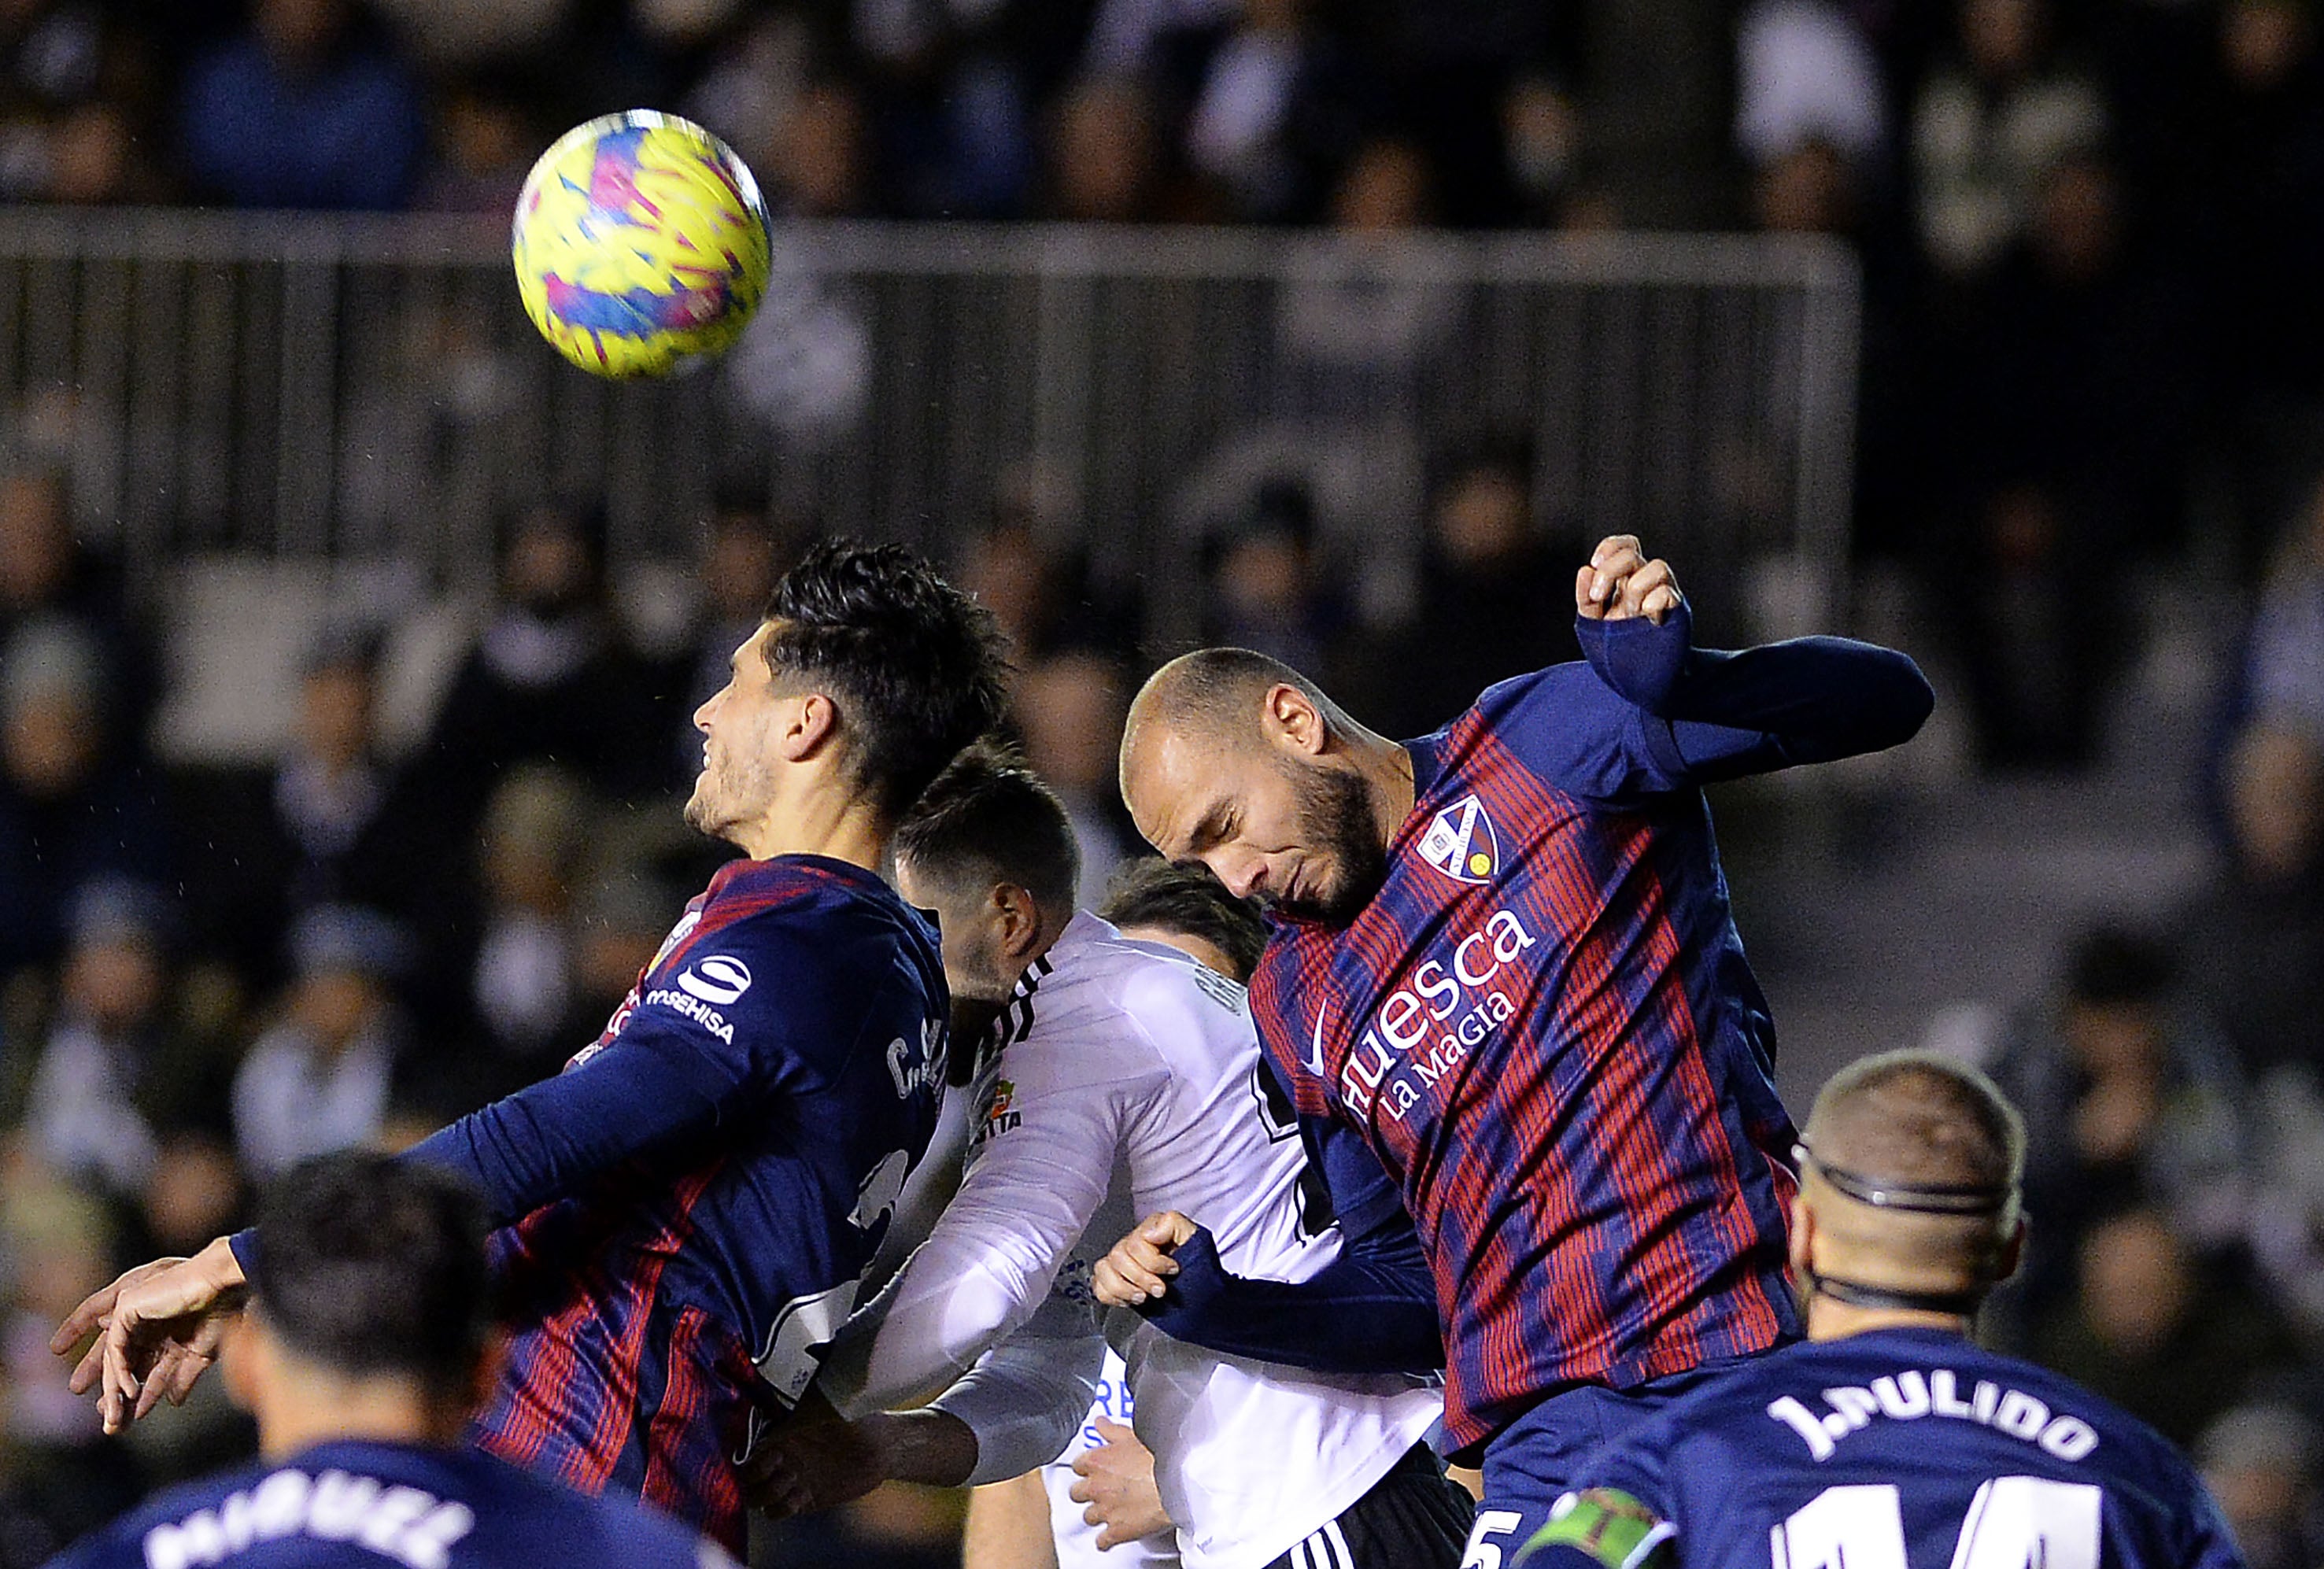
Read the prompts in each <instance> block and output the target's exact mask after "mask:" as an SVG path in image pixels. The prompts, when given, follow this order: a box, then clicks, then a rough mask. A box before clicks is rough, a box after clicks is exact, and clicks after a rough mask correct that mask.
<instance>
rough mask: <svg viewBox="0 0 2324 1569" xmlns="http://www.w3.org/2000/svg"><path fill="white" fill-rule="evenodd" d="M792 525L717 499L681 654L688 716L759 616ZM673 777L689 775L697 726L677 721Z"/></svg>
mask: <svg viewBox="0 0 2324 1569" xmlns="http://www.w3.org/2000/svg"><path fill="white" fill-rule="evenodd" d="M797 536H798V531H797V530H796V529H792V528H788V527H779V526H778V525H777V524H776V522H775V521H773V520H772V519H770V518H769V517H768V515H767V513H766V512H765V510H764V509H763V508H762V507H760V506H758V505H756V504H754V503H752V502H750V501H747V500H744V499H743V498H742V497H739V496H736V497H729V498H726V499H724V500H722V501H721V503H720V504H719V505H718V507H717V509H716V510H715V512H713V513H712V515H711V519H710V538H709V540H707V542H706V543H705V545H704V547H703V551H702V562H701V565H700V567H699V568H697V569H696V572H695V577H694V582H695V589H696V600H695V605H696V609H695V624H694V627H693V629H692V631H691V632H689V633H688V635H687V643H686V648H685V651H684V652H683V654H682V655H681V656H680V657H681V658H682V659H683V660H684V661H685V666H686V668H685V669H684V671H683V676H684V680H685V697H686V712H687V715H689V716H690V715H692V714H693V713H694V711H695V710H696V708H699V707H701V706H702V705H703V704H704V703H705V702H707V701H708V700H709V699H710V697H711V696H712V694H714V693H715V692H716V691H717V690H718V688H721V687H723V686H724V685H725V684H726V661H727V660H728V659H729V658H730V657H732V656H733V652H734V651H735V650H736V649H737V648H739V647H741V646H742V640H743V639H744V638H747V637H749V636H750V635H751V632H752V629H754V628H755V627H757V625H758V624H759V612H760V611H761V610H762V609H764V608H765V607H766V604H767V595H768V594H770V592H772V590H773V588H774V586H775V579H776V578H778V577H781V576H782V572H783V568H786V567H788V566H789V565H790V558H792V557H793V556H795V555H796V554H797V553H798V547H799V545H800V543H801V542H802V541H801V540H799V539H798V537H797ZM676 730H677V737H678V749H677V750H678V768H677V774H676V776H675V777H676V779H677V780H680V781H690V780H692V779H693V778H694V776H695V774H696V772H697V771H699V770H700V769H701V766H702V732H700V731H699V730H696V728H695V727H694V725H693V724H692V723H691V722H690V719H689V722H687V723H686V724H684V725H678V726H677V727H676Z"/></svg>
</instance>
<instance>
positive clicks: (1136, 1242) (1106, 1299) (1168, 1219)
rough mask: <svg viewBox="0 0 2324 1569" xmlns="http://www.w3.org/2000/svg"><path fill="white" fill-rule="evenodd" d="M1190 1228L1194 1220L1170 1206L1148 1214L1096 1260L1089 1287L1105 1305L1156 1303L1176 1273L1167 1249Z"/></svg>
mask: <svg viewBox="0 0 2324 1569" xmlns="http://www.w3.org/2000/svg"><path fill="white" fill-rule="evenodd" d="M1194 1230H1195V1227H1194V1222H1192V1221H1190V1220H1188V1219H1187V1218H1186V1217H1185V1215H1182V1214H1179V1213H1178V1212H1177V1211H1176V1210H1174V1209H1166V1210H1162V1211H1159V1212H1158V1213H1157V1214H1150V1215H1148V1216H1147V1217H1146V1218H1145V1219H1144V1220H1142V1221H1140V1222H1139V1223H1138V1229H1137V1230H1136V1231H1134V1232H1130V1234H1129V1235H1128V1236H1126V1237H1124V1238H1122V1239H1121V1241H1118V1242H1116V1243H1114V1245H1113V1247H1112V1249H1111V1251H1109V1252H1108V1253H1107V1254H1106V1256H1105V1257H1104V1258H1102V1259H1100V1260H1098V1261H1097V1266H1096V1268H1094V1269H1092V1270H1091V1271H1090V1289H1091V1290H1092V1291H1093V1292H1094V1293H1096V1295H1097V1299H1098V1300H1099V1301H1100V1302H1102V1303H1104V1304H1105V1305H1106V1306H1108V1307H1135V1306H1138V1305H1139V1303H1141V1302H1159V1301H1160V1300H1161V1299H1162V1294H1163V1293H1164V1292H1166V1291H1167V1290H1169V1289H1170V1277H1171V1276H1173V1275H1176V1273H1177V1272H1178V1265H1177V1261H1176V1260H1174V1259H1172V1258H1171V1257H1170V1252H1171V1250H1173V1249H1174V1248H1176V1247H1177V1246H1178V1244H1179V1243H1181V1242H1183V1241H1185V1240H1186V1239H1187V1238H1188V1237H1191V1236H1193V1235H1194Z"/></svg>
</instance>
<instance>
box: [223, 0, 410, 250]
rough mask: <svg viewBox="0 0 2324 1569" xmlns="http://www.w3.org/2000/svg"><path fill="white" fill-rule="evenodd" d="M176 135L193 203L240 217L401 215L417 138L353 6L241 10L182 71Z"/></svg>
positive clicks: (304, 3) (403, 89) (392, 69)
mask: <svg viewBox="0 0 2324 1569" xmlns="http://www.w3.org/2000/svg"><path fill="white" fill-rule="evenodd" d="M177 134H178V146H179V150H180V154H181V156H182V157H183V159H184V161H185V165H186V172H187V174H188V176H189V178H190V179H191V180H192V181H193V183H194V185H195V187H196V188H197V189H198V190H199V191H201V192H203V193H204V194H207V195H212V196H215V197H217V198H220V199H223V200H225V201H227V202H230V203H232V204H233V205H235V206H236V207H251V208H398V207H401V206H402V205H403V204H404V203H405V201H406V200H407V199H408V198H409V197H410V194H411V189H412V185H413V182H414V180H416V179H417V177H418V175H419V172H420V158H421V155H422V153H423V152H424V148H425V138H426V131H425V125H424V122H423V118H422V105H421V101H420V89H419V86H418V84H417V82H416V81H415V80H414V79H413V77H412V74H411V72H410V69H409V68H408V67H406V66H405V64H404V63H403V62H402V61H401V60H399V59H398V58H397V57H396V55H395V53H394V52H393V51H392V49H391V48H390V47H389V44H388V42H387V40H386V39H384V38H383V37H381V36H379V35H378V34H377V33H376V32H373V31H372V30H370V29H368V28H366V27H364V25H363V24H362V21H361V19H360V18H359V17H358V16H357V14H356V13H355V8H354V5H353V0H251V13H250V23H249V26H248V27H247V29H246V30H245V31H244V32H241V33H239V34H236V35H235V36H233V37H231V38H228V39H226V41H224V42H220V43H218V44H217V45H216V46H214V47H212V48H211V49H208V50H207V51H204V52H203V53H202V54H201V55H200V56H198V58H197V59H195V60H193V62H192V63H191V64H190V65H189V67H188V68H187V71H186V78H185V84H184V88H183V89H182V95H181V100H180V112H179V115H178V126H177Z"/></svg>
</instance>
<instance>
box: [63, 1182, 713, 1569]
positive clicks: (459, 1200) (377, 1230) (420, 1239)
mask: <svg viewBox="0 0 2324 1569" xmlns="http://www.w3.org/2000/svg"><path fill="white" fill-rule="evenodd" d="M259 1213H260V1214H261V1216H262V1224H263V1225H264V1227H265V1229H266V1249H265V1251H264V1253H263V1255H262V1256H261V1257H260V1258H258V1259H257V1260H254V1264H253V1268H252V1271H251V1280H250V1286H251V1292H250V1306H249V1310H248V1311H247V1312H245V1313H244V1314H243V1315H241V1316H240V1317H239V1318H238V1319H237V1320H236V1321H235V1324H234V1325H233V1326H232V1327H231V1328H230V1329H228V1330H227V1332H226V1339H225V1343H224V1346H223V1350H224V1352H225V1359H226V1366H225V1376H226V1389H228V1391H229V1392H230V1393H231V1394H232V1395H233V1397H234V1398H235V1403H236V1404H237V1405H240V1406H242V1407H244V1408H245V1409H246V1410H248V1411H249V1412H250V1413H251V1415H252V1416H254V1417H256V1418H257V1420H258V1444H259V1451H260V1454H261V1456H262V1458H261V1459H260V1461H259V1462H258V1463H256V1464H254V1465H249V1466H244V1467H243V1468H241V1469H239V1470H236V1471H233V1472H227V1473H226V1474H224V1475H222V1476H217V1477H213V1478H211V1479H209V1480H208V1481H198V1482H194V1483H191V1484H189V1485H187V1486H184V1487H180V1488H175V1489H172V1490H171V1491H169V1492H166V1493H163V1494H161V1496H160V1497H158V1498H154V1499H152V1500H148V1501H147V1502H146V1503H145V1504H144V1505H143V1507H141V1508H139V1509H136V1510H134V1511H133V1512H132V1513H130V1514H128V1515H125V1516H124V1517H123V1518H120V1519H118V1520H116V1521H115V1522H114V1523H113V1524H112V1525H110V1526H107V1527H105V1528H104V1529H103V1530H101V1531H97V1532H96V1533H94V1534H92V1535H90V1536H88V1537H85V1538H83V1539H82V1540H81V1541H80V1542H78V1544H76V1545H75V1546H73V1547H72V1549H71V1550H70V1551H69V1552H67V1553H66V1554H64V1555H63V1556H61V1557H60V1558H58V1559H56V1560H54V1561H53V1563H52V1564H51V1569H133V1566H134V1569H198V1566H206V1565H210V1564H229V1565H232V1566H233V1569H383V1565H390V1564H400V1565H401V1566H402V1569H534V1566H535V1565H539V1564H555V1565H558V1569H731V1564H732V1560H730V1559H729V1558H728V1557H727V1556H726V1555H725V1554H724V1553H722V1552H720V1551H719V1550H718V1549H717V1548H716V1547H715V1546H712V1545H711V1544H710V1543H708V1542H706V1541H704V1540H703V1539H702V1538H701V1537H696V1535H694V1533H692V1532H691V1531H687V1530H685V1529H683V1528H681V1527H678V1525H676V1524H674V1523H673V1522H671V1521H669V1520H667V1519H664V1518H661V1517H660V1516H659V1515H654V1514H650V1513H649V1512H647V1511H646V1510H644V1509H640V1508H639V1507H637V1506H636V1505H635V1504H632V1503H629V1502H626V1501H621V1500H612V1499H591V1498H584V1497H581V1496H580V1495H578V1494H576V1493H574V1492H572V1491H569V1490H567V1489H565V1488H561V1487H558V1486H556V1485H555V1484H554V1483H552V1482H549V1481H546V1480H544V1479H542V1478H540V1477H538V1476H534V1475H532V1474H530V1472H523V1471H520V1470H518V1469H517V1468H516V1467H514V1466H512V1465H510V1464H508V1463H506V1462H504V1461H501V1460H495V1459H493V1458H492V1457H491V1456H489V1455H484V1454H478V1453H476V1452H475V1450H474V1449H471V1448H467V1447H466V1446H464V1445H463V1444H461V1442H460V1439H461V1434H462V1432H463V1430H464V1429H465V1428H466V1425H467V1418H468V1413H469V1412H470V1411H471V1410H472V1409H473V1408H474V1407H475V1400H476V1398H477V1397H478V1395H479V1394H480V1393H481V1392H482V1391H483V1389H484V1385H485V1383H486V1381H487V1379H488V1374H487V1372H486V1371H485V1361H486V1357H485V1340H486V1336H487V1334H488V1333H489V1332H490V1328H491V1323H490V1308H489V1302H488V1298H489V1297H490V1281H489V1278H488V1273H487V1265H486V1262H485V1258H484V1246H485V1243H484V1232H485V1226H484V1204H483V1203H482V1201H481V1200H480V1199H479V1198H478V1197H477V1195H475V1192H473V1191H472V1190H471V1189H470V1188H469V1187H468V1186H467V1185H466V1183H464V1182H462V1181H460V1180H459V1179H458V1178H457V1177H453V1176H452V1175H450V1174H449V1173H447V1172H444V1171H439V1170H436V1169H434V1168H429V1167H425V1166H418V1165H410V1164H405V1163H400V1162H396V1161H392V1160H390V1159H388V1158H385V1157H383V1156H377V1155H334V1156H326V1157H324V1158H322V1159H320V1160H316V1161H310V1162H309V1163H308V1164H306V1165H304V1166H301V1167H299V1168H295V1169H293V1170H291V1171H290V1172H287V1173H285V1174H284V1175H283V1176H281V1177H278V1178H276V1179H275V1181H274V1182H273V1183H272V1185H271V1186H269V1188H268V1190H267V1192H266V1194H265V1195H264V1197H263V1201H262V1203H261V1205H260V1212H259Z"/></svg>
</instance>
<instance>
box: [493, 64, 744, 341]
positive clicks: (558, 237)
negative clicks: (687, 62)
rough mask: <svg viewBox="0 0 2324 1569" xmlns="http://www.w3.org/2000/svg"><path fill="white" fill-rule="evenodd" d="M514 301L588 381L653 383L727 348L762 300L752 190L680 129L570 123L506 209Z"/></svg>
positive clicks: (625, 117)
mask: <svg viewBox="0 0 2324 1569" xmlns="http://www.w3.org/2000/svg"><path fill="white" fill-rule="evenodd" d="M512 238H513V241H514V247H515V257H516V281H517V290H518V292H519V293H520V294H521V295H522V296H523V299H524V309H525V314H527V315H528V316H530V317H531V318H532V324H533V325H534V326H535V327H537V328H539V329H540V335H541V336H542V337H545V338H547V339H548V340H549V342H550V343H551V344H552V345H554V346H555V347H556V349H557V351H558V353H559V354H561V355H564V356H565V357H566V358H567V359H568V360H571V361H572V362H573V363H574V364H575V365H579V366H580V367H581V368H582V369H583V370H585V371H587V372H589V373H590V374H593V375H600V376H613V377H627V376H659V375H666V374H669V373H670V372H671V371H674V370H677V369H679V368H681V367H682V366H685V365H688V364H691V363H694V362H696V361H699V360H702V359H705V358H707V357H709V356H710V355H715V354H717V353H718V352H719V351H720V350H721V349H724V347H726V346H727V345H729V344H731V343H733V341H734V339H735V337H737V336H739V335H740V334H741V332H742V327H743V324H744V323H746V322H747V321H749V320H750V318H751V312H752V311H753V310H755V309H758V305H759V301H760V300H761V298H762V297H763V296H764V295H765V293H766V291H767V273H768V269H769V265H770V249H771V231H770V228H769V226H768V223H767V208H766V203H765V202H764V201H762V200H761V198H760V196H759V186H758V182H757V181H756V180H752V178H751V171H750V170H749V169H747V168H745V167H744V166H743V163H742V160H741V159H740V158H737V157H736V156H735V155H734V151H733V148H731V147H729V146H727V145H726V144H725V143H724V142H721V141H720V140H719V139H718V138H717V137H715V136H713V135H712V134H710V133H709V132H707V131H705V130H704V129H703V128H702V127H701V126H699V125H695V124H694V123H693V122H692V121H690V120H681V119H679V118H678V116H677V115H663V114H658V113H656V112H655V111H653V110H651V109H632V110H630V111H628V112H627V113H625V114H620V115H605V116H604V117H603V118H601V119H595V120H591V121H589V122H588V123H587V124H586V125H576V126H575V127H574V128H573V129H572V130H570V131H567V133H566V134H564V135H562V136H560V137H558V139H557V142H556V144H555V145H553V146H552V147H550V148H549V151H548V152H544V153H542V154H541V155H540V161H539V162H537V163H535V164H534V165H533V166H532V172H531V173H530V175H528V176H526V177H525V182H524V190H523V192H522V194H521V195H520V196H519V197H518V198H517V203H516V222H515V228H514V234H513V236H512Z"/></svg>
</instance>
